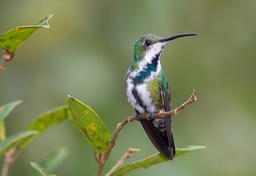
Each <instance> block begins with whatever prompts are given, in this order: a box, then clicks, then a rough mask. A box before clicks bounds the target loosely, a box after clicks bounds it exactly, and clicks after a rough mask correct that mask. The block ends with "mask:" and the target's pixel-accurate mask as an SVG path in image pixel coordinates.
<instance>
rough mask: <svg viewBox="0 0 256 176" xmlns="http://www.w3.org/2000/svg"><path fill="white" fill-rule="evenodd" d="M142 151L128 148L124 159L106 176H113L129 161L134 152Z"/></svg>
mask: <svg viewBox="0 0 256 176" xmlns="http://www.w3.org/2000/svg"><path fill="white" fill-rule="evenodd" d="M139 151H140V149H135V148H128V149H127V151H126V152H125V153H124V155H123V156H122V158H121V159H120V160H119V161H117V163H116V164H115V165H114V166H113V167H112V168H111V169H110V171H109V172H108V173H107V174H106V176H111V174H112V173H113V172H114V171H115V170H116V169H118V168H119V167H120V166H121V165H122V164H123V163H124V162H125V161H126V160H127V159H129V158H130V157H131V155H132V153H134V152H139Z"/></svg>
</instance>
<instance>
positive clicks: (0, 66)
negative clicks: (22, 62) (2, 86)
mask: <svg viewBox="0 0 256 176" xmlns="http://www.w3.org/2000/svg"><path fill="white" fill-rule="evenodd" d="M13 56H14V54H13V53H11V52H9V51H7V50H5V49H4V50H3V53H2V60H0V75H1V74H2V73H3V72H4V69H5V67H6V64H7V62H8V61H10V60H12V58H13Z"/></svg>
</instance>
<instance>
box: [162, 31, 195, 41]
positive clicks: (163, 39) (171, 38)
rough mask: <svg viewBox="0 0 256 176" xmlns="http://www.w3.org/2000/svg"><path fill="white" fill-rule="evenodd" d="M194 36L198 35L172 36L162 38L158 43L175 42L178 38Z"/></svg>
mask: <svg viewBox="0 0 256 176" xmlns="http://www.w3.org/2000/svg"><path fill="white" fill-rule="evenodd" d="M194 35H197V34H196V33H185V34H177V35H173V36H170V37H166V38H162V39H160V40H159V41H158V42H161V43H163V42H168V41H171V40H174V39H176V38H180V37H188V36H194Z"/></svg>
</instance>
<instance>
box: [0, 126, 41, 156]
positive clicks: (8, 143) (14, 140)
mask: <svg viewBox="0 0 256 176" xmlns="http://www.w3.org/2000/svg"><path fill="white" fill-rule="evenodd" d="M37 133H38V131H22V132H20V133H17V134H14V135H11V136H8V137H7V138H6V139H5V140H3V141H1V142H0V155H2V154H3V153H5V152H6V151H8V150H9V149H10V148H13V147H16V146H17V145H19V144H20V143H21V142H23V141H26V140H27V139H28V138H30V137H33V136H35V135H36V134H37Z"/></svg>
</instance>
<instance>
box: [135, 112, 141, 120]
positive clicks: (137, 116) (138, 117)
mask: <svg viewBox="0 0 256 176" xmlns="http://www.w3.org/2000/svg"><path fill="white" fill-rule="evenodd" d="M135 118H136V120H137V121H140V120H141V118H140V114H138V113H137V114H136V116H135Z"/></svg>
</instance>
